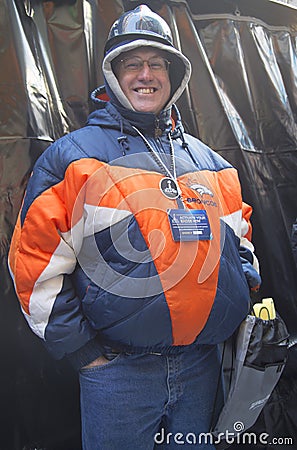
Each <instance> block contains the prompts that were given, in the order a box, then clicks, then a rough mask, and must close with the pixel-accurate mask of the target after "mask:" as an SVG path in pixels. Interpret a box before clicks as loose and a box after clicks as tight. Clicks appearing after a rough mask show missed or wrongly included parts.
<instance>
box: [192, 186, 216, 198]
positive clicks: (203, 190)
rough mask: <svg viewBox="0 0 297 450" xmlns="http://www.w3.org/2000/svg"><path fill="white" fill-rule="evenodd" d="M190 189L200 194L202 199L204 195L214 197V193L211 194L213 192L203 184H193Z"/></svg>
mask: <svg viewBox="0 0 297 450" xmlns="http://www.w3.org/2000/svg"><path fill="white" fill-rule="evenodd" d="M190 188H191V189H194V191H197V192H198V194H200V195H201V197H202V196H203V195H210V196H211V197H213V193H212V192H211V190H210V189H208V187H206V186H204V185H203V184H192V186H190Z"/></svg>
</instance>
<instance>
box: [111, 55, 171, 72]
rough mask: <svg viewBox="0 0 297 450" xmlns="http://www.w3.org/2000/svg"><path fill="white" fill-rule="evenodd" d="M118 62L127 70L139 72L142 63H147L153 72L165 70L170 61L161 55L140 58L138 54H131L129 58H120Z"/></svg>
mask: <svg viewBox="0 0 297 450" xmlns="http://www.w3.org/2000/svg"><path fill="white" fill-rule="evenodd" d="M120 63H121V64H122V65H123V67H124V70H126V71H127V72H140V71H141V70H142V69H143V66H144V63H147V65H148V66H149V68H150V70H152V71H153V72H166V71H167V70H168V68H169V64H170V61H167V59H165V58H162V57H161V56H154V57H152V58H149V59H141V58H140V57H139V56H131V57H130V58H125V59H121V60H120Z"/></svg>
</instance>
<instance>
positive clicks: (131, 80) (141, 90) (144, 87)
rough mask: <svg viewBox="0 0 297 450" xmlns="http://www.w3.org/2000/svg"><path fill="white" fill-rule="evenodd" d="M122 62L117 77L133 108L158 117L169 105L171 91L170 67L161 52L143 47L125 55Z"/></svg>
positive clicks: (119, 63)
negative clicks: (167, 104)
mask: <svg viewBox="0 0 297 450" xmlns="http://www.w3.org/2000/svg"><path fill="white" fill-rule="evenodd" d="M120 59H121V61H119V62H117V63H116V67H115V73H116V76H117V78H118V80H119V84H120V86H121V88H122V91H123V92H124V94H125V95H126V97H127V98H128V100H129V101H130V103H131V105H132V106H133V108H134V109H135V110H136V111H140V112H151V113H154V114H156V115H158V114H159V113H160V111H161V110H162V109H163V108H164V106H165V105H166V103H167V102H168V100H169V96H170V89H171V86H170V80H169V74H168V70H169V67H168V64H167V60H166V58H165V57H164V54H163V53H162V51H160V50H158V49H155V48H144V47H142V48H139V49H135V50H131V51H129V52H126V53H123V54H122V55H121V57H120ZM143 62H144V63H143Z"/></svg>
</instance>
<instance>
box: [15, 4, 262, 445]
mask: <svg viewBox="0 0 297 450" xmlns="http://www.w3.org/2000/svg"><path fill="white" fill-rule="evenodd" d="M102 69H103V74H104V78H105V85H104V86H103V87H101V88H98V89H96V90H95V91H94V92H93V93H92V99H93V101H94V104H95V107H96V108H95V111H94V112H92V113H91V114H90V116H89V118H88V122H87V124H86V126H85V127H83V128H81V129H80V130H76V131H74V132H72V133H70V134H69V135H66V136H64V137H62V138H61V139H59V140H57V141H56V142H55V143H54V144H52V145H51V146H50V147H49V148H48V149H47V150H46V151H45V152H44V153H43V154H42V155H41V157H40V158H39V160H38V161H37V163H36V165H35V166H34V169H33V173H32V176H31V177H30V180H29V184H28V189H27V192H26V195H25V198H24V202H23V206H22V210H21V212H20V215H19V219H18V223H17V226H16V228H15V231H14V235H13V239H12V243H11V249H10V253H9V265H10V271H11V274H12V277H13V278H14V283H15V289H16V292H17V295H18V297H19V300H20V304H21V308H22V311H23V313H24V315H25V317H26V319H27V321H28V324H29V325H30V327H31V328H32V330H33V331H34V332H35V333H36V334H37V335H38V336H39V337H40V338H41V339H42V341H43V342H44V344H45V346H46V347H47V349H48V350H49V351H50V353H51V354H52V355H53V356H54V358H57V359H61V358H68V359H69V361H70V362H71V363H72V365H73V366H74V367H75V368H76V369H77V370H78V371H79V381H80V392H81V420H82V443H83V450H134V449H137V450H153V449H156V448H167V449H175V448H180V445H181V444H182V446H183V448H192V444H193V442H194V441H196V442H199V448H200V449H214V446H213V445H212V444H211V443H210V441H209V439H206V440H205V442H204V441H203V436H204V437H206V436H205V434H206V433H208V431H209V428H210V423H211V419H212V417H215V414H216V412H218V410H219V409H220V407H221V406H222V386H221V383H220V382H219V381H218V380H220V361H219V352H218V344H220V343H221V342H223V341H224V340H225V339H227V338H228V337H229V336H230V335H231V334H232V333H233V332H234V331H235V330H236V328H237V327H238V325H239V324H240V322H241V321H242V319H243V318H244V317H245V315H246V314H247V312H248V308H249V294H250V289H255V288H257V286H258V284H259V282H260V278H259V275H258V271H257V270H258V266H257V260H256V257H255V256H254V254H253V246H252V244H251V242H250V238H251V225H250V221H249V218H250V215H251V208H250V207H249V206H248V205H246V204H245V203H243V201H242V198H241V189H240V184H239V180H238V176H237V172H236V170H235V169H234V168H233V167H232V166H231V165H230V164H229V163H228V162H227V161H225V160H224V159H223V158H221V157H220V156H219V155H218V154H216V153H215V152H213V151H212V150H211V149H210V148H208V147H207V146H206V145H204V144H203V143H202V142H200V141H199V140H198V139H196V138H195V137H193V136H191V135H189V134H186V133H185V132H184V129H183V126H182V123H181V118H180V114H179V112H178V109H177V107H176V106H175V102H176V101H177V100H178V99H179V98H180V96H181V94H182V92H183V91H184V89H185V87H186V86H187V83H188V81H189V78H190V74H191V64H190V62H189V60H188V59H187V58H186V57H185V56H184V55H183V54H182V53H181V52H180V51H179V50H178V49H176V48H175V47H174V45H173V41H172V36H171V32H170V29H169V27H168V25H167V24H166V22H165V21H164V20H163V19H162V18H161V17H160V16H158V15H157V14H155V13H154V12H152V11H151V10H150V9H149V8H148V7H147V6H144V5H142V6H139V7H137V8H136V9H135V10H133V11H128V12H126V13H125V14H123V15H122V16H121V17H120V18H119V19H118V20H117V21H116V22H115V23H114V24H113V26H112V27H111V30H110V34H109V37H108V40H107V43H106V47H105V56H104V60H103V64H102ZM216 390H217V391H218V395H217V396H216ZM215 397H216V398H217V404H216V405H214V402H215ZM213 411H214V415H213ZM187 436H191V439H190V441H189V440H187ZM193 440H194V441H193Z"/></svg>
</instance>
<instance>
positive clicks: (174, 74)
mask: <svg viewBox="0 0 297 450" xmlns="http://www.w3.org/2000/svg"><path fill="white" fill-rule="evenodd" d="M139 47H154V48H157V49H159V50H162V51H163V52H166V57H167V58H168V60H169V61H170V63H171V64H170V69H169V77H170V82H171V96H170V99H169V101H168V103H167V104H166V105H165V107H164V110H167V109H170V108H171V107H172V105H173V104H174V103H175V102H176V101H177V100H178V99H179V98H180V96H181V95H182V93H183V91H184V90H185V88H186V86H187V84H188V82H189V79H190V76H191V63H190V61H189V60H188V58H186V57H185V56H184V55H183V54H182V53H181V52H180V51H179V50H177V49H176V48H174V47H171V46H169V45H166V44H164V43H162V42H157V41H154V40H148V39H136V40H132V41H128V42H127V41H123V42H120V43H119V44H118V45H117V46H116V47H113V48H112V49H111V50H110V51H109V52H108V53H107V54H106V56H105V58H104V60H103V63H102V70H103V74H104V78H105V81H106V85H107V89H110V90H111V91H112V94H113V96H115V98H116V100H117V101H118V102H119V103H120V105H121V106H123V107H124V108H126V109H129V110H131V111H135V110H134V108H133V106H132V105H131V103H130V102H129V100H128V99H127V97H126V96H125V94H124V92H123V91H122V89H121V86H120V84H119V82H118V79H117V77H116V76H115V74H114V71H113V69H112V61H113V60H114V59H115V58H117V57H118V56H119V55H120V54H121V53H124V52H127V51H130V50H133V49H135V48H139Z"/></svg>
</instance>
